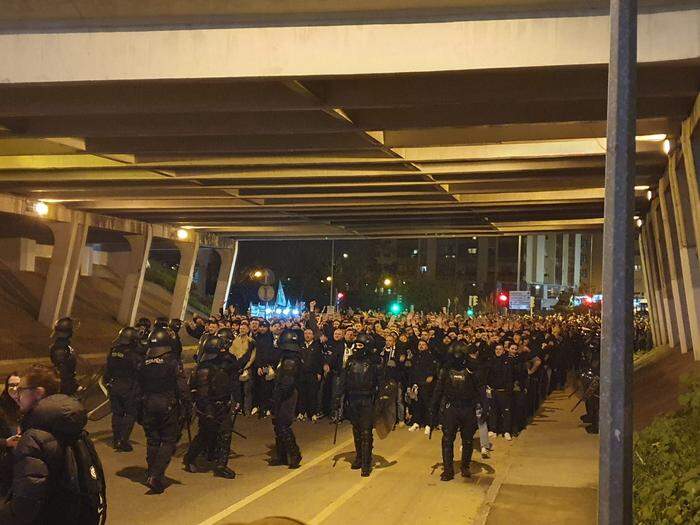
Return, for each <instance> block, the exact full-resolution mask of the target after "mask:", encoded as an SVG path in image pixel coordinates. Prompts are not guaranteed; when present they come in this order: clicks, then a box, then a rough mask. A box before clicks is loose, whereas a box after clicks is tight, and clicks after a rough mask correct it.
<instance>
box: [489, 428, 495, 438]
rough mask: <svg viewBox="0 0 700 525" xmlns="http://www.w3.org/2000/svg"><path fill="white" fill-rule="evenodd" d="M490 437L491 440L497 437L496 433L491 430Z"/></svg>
mask: <svg viewBox="0 0 700 525" xmlns="http://www.w3.org/2000/svg"><path fill="white" fill-rule="evenodd" d="M489 437H490V438H493V437H496V433H495V432H493V431H492V430H489Z"/></svg>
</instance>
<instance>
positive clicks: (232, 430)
mask: <svg viewBox="0 0 700 525" xmlns="http://www.w3.org/2000/svg"><path fill="white" fill-rule="evenodd" d="M237 417H238V409H237V408H236V406H235V405H234V406H233V418H232V419H231V433H233V434H236V435H237V436H238V437H242V438H243V439H248V437H247V436H244V435H243V434H241V433H240V432H238V431H237V430H236V418H237Z"/></svg>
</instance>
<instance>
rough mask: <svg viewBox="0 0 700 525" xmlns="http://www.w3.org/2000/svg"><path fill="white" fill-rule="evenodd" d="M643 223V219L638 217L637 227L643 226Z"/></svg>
mask: <svg viewBox="0 0 700 525" xmlns="http://www.w3.org/2000/svg"><path fill="white" fill-rule="evenodd" d="M642 224H643V223H642V219H640V218H639V217H637V228H641V227H642Z"/></svg>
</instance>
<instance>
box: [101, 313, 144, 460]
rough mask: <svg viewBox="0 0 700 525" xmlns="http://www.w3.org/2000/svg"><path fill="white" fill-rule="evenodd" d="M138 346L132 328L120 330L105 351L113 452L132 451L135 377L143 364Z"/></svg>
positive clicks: (136, 337) (134, 415)
mask: <svg viewBox="0 0 700 525" xmlns="http://www.w3.org/2000/svg"><path fill="white" fill-rule="evenodd" d="M138 344H139V334H138V331H137V330H136V329H135V328H132V327H127V328H124V329H122V330H121V331H120V332H119V335H118V336H117V339H116V340H115V341H114V344H113V346H112V348H111V349H110V351H109V355H108V356H107V367H106V369H105V374H104V381H105V384H106V385H107V388H108V390H109V400H110V404H111V407H112V434H113V439H114V449H115V450H120V451H123V452H131V451H132V450H133V448H132V446H131V444H130V443H129V437H130V436H131V431H132V430H133V428H134V422H135V421H136V416H137V414H138V402H139V384H138V373H139V370H140V369H141V365H142V364H143V361H144V355H143V354H142V353H141V352H140V350H139V348H138Z"/></svg>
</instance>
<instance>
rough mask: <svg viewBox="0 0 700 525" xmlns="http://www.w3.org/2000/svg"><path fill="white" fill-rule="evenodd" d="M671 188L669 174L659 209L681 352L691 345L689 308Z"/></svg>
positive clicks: (663, 184)
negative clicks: (671, 201)
mask: <svg viewBox="0 0 700 525" xmlns="http://www.w3.org/2000/svg"><path fill="white" fill-rule="evenodd" d="M669 194H670V190H669V187H668V176H665V177H664V178H663V179H661V181H660V183H659V209H660V211H661V224H660V229H661V230H662V233H663V241H664V244H662V247H663V248H665V252H666V258H667V263H668V270H669V279H670V281H671V295H672V298H673V308H674V310H675V313H676V324H677V326H678V341H679V343H680V347H681V353H684V354H685V353H687V352H688V347H689V342H688V341H689V332H690V329H689V328H690V327H689V326H688V309H687V306H686V296H685V293H684V290H683V273H682V270H681V267H680V261H679V253H678V242H677V237H676V225H675V216H674V210H673V204H672V203H671V207H670V208H669V206H668V204H669V201H670V195H669Z"/></svg>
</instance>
